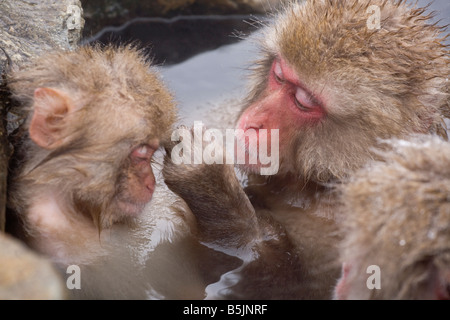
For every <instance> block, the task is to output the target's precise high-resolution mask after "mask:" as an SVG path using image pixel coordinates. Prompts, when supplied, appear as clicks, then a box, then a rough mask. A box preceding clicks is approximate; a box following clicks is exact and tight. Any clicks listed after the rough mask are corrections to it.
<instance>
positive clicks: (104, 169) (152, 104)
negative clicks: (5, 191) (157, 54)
mask: <svg viewBox="0 0 450 320" xmlns="http://www.w3.org/2000/svg"><path fill="white" fill-rule="evenodd" d="M9 84H10V87H11V89H12V91H13V94H14V97H15V98H16V99H17V100H19V102H21V105H22V106H24V107H25V108H27V118H26V121H25V122H24V125H23V126H24V129H25V130H24V132H26V134H25V136H26V137H28V136H29V138H25V140H24V142H23V144H24V145H23V146H22V147H21V150H22V153H25V165H24V167H23V169H22V170H21V171H20V174H19V176H18V177H17V179H15V180H16V181H13V183H14V184H16V183H22V185H23V184H34V185H40V186H41V187H42V188H43V189H45V188H47V189H51V190H53V192H54V193H55V198H58V199H64V200H63V201H62V202H66V203H69V204H70V205H69V207H70V208H66V210H74V211H76V212H82V213H84V214H86V215H87V216H92V218H93V219H94V221H95V222H96V223H97V224H98V226H99V227H105V226H108V225H110V224H111V223H114V222H116V221H120V220H122V219H124V218H127V217H133V216H136V215H138V214H139V213H140V212H141V211H142V209H143V207H144V205H145V204H146V203H147V202H149V201H150V199H151V197H152V193H153V191H154V188H155V178H154V175H153V172H152V168H151V164H150V161H151V158H152V155H153V153H154V152H155V150H156V149H158V147H159V144H160V142H161V141H162V140H164V139H166V137H167V136H168V133H169V132H170V130H171V128H172V124H173V123H174V121H175V117H176V112H175V106H174V101H173V98H172V96H171V94H170V93H169V92H168V91H167V89H166V88H165V87H164V85H163V84H162V82H161V81H160V80H159V78H158V75H157V73H156V71H155V70H154V69H153V67H151V66H150V63H149V62H148V61H147V60H146V59H145V57H144V55H143V54H142V53H141V52H139V51H138V50H137V49H134V48H133V47H131V46H128V47H119V48H114V47H106V48H104V49H101V48H91V47H83V48H80V49H78V50H76V51H73V52H57V53H50V54H46V55H44V56H42V57H41V58H39V59H37V60H36V61H34V62H33V63H32V64H31V65H29V66H27V67H26V68H24V69H23V70H21V71H18V72H14V73H13V74H12V75H11V77H10V79H9ZM14 184H13V189H14ZM66 205H67V204H66Z"/></svg>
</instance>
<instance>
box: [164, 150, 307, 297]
mask: <svg viewBox="0 0 450 320" xmlns="http://www.w3.org/2000/svg"><path fill="white" fill-rule="evenodd" d="M166 151H167V155H166V158H165V161H164V169H163V176H164V179H165V182H166V184H167V186H168V187H169V188H170V189H171V190H172V191H173V192H175V193H176V194H177V195H179V196H180V197H181V198H183V200H184V201H185V202H186V203H187V205H188V206H189V208H190V209H191V211H192V213H193V214H194V216H195V217H196V222H197V225H196V228H197V236H198V238H199V240H200V241H202V242H204V243H208V244H212V245H213V246H214V247H215V248H217V247H220V249H221V250H224V251H225V252H229V253H231V254H233V253H234V254H236V255H237V256H238V257H239V258H241V259H242V260H244V265H243V267H242V268H241V269H239V271H236V272H238V273H239V274H240V275H241V277H240V278H241V281H239V283H237V284H235V285H233V287H232V288H230V289H231V290H229V291H227V293H226V294H225V298H239V299H241V298H242V299H274V298H276V299H289V298H291V299H292V298H297V297H299V294H300V297H303V293H301V291H302V290H301V286H302V284H301V281H300V279H299V278H300V277H301V274H302V272H301V270H300V269H301V265H300V263H299V261H298V257H297V255H296V251H295V249H294V246H293V245H292V244H291V242H290V239H289V238H288V236H287V234H286V232H285V230H284V228H283V227H282V226H281V225H280V224H278V223H276V222H275V221H274V220H273V218H272V217H271V216H270V214H268V213H266V212H264V211H263V210H258V211H255V209H254V208H253V206H252V204H251V203H250V200H249V199H248V197H247V195H246V194H245V192H244V190H243V188H242V187H241V185H240V183H239V181H238V179H237V177H236V175H235V173H234V168H233V166H231V165H217V164H215V165H205V164H201V165H185V164H180V165H176V164H174V163H173V162H172V160H171V157H170V149H169V150H166ZM223 297H224V296H221V298H223Z"/></svg>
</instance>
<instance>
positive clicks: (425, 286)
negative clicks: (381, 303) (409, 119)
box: [335, 136, 450, 299]
mask: <svg viewBox="0 0 450 320" xmlns="http://www.w3.org/2000/svg"><path fill="white" fill-rule="evenodd" d="M389 145H390V146H391V147H392V149H393V150H392V151H389V152H384V153H383V156H382V159H383V160H384V161H383V162H374V163H370V164H369V165H367V166H365V167H364V168H363V169H361V170H359V171H357V172H356V174H355V175H354V176H353V177H352V178H350V181H348V182H347V183H345V184H343V185H342V186H341V189H340V190H341V191H342V203H343V205H344V212H345V216H344V218H343V219H344V220H343V222H342V228H343V231H344V232H343V233H344V234H345V238H344V240H343V242H342V244H341V247H342V249H341V259H342V262H343V263H344V264H345V266H344V268H343V275H342V278H341V280H340V281H339V283H338V286H337V288H336V292H335V294H336V298H339V299H369V298H371V299H450V144H449V143H448V142H445V141H442V140H441V139H439V138H437V137H430V136H428V137H426V136H419V137H416V138H414V139H409V140H394V141H391V142H390V143H389ZM372 266H375V267H376V268H377V269H378V270H377V271H375V269H369V268H371V267H372ZM375 272H378V280H379V283H380V285H381V287H380V288H378V289H375V288H371V286H370V284H374V283H375V281H376V280H375V277H372V276H376V274H375ZM380 276H381V277H380ZM371 278H372V279H371ZM380 278H381V279H380ZM372 280H373V281H372ZM367 283H369V285H367Z"/></svg>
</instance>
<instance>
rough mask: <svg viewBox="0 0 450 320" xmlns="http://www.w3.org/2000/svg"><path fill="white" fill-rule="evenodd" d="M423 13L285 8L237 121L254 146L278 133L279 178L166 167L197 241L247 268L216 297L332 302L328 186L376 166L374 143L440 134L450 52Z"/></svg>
mask: <svg viewBox="0 0 450 320" xmlns="http://www.w3.org/2000/svg"><path fill="white" fill-rule="evenodd" d="M424 12H425V9H421V8H413V7H410V6H408V5H407V4H406V3H405V2H404V1H382V0H373V1H369V0H364V1H356V0H348V1H304V2H301V3H292V4H291V5H290V6H288V7H287V8H286V9H285V10H284V11H283V12H282V13H280V14H279V15H278V16H277V18H276V19H275V20H274V22H273V23H272V24H270V25H269V26H267V27H266V28H265V29H264V30H263V32H262V37H261V49H262V53H261V58H260V60H259V61H258V62H257V63H256V67H255V70H254V73H253V78H252V79H253V80H252V83H251V90H250V91H251V93H250V94H249V97H248V99H247V101H246V102H245V105H244V108H243V109H242V112H241V114H240V117H239V120H238V121H237V127H238V128H240V129H243V130H244V131H249V130H250V129H252V130H255V131H256V132H257V133H258V136H259V137H260V138H261V139H263V137H264V135H260V133H262V131H261V129H267V130H269V135H268V138H267V141H259V142H260V143H261V142H262V143H263V144H264V142H267V145H271V143H270V142H271V141H270V139H271V135H270V130H271V129H279V138H280V145H279V147H280V148H279V150H280V153H279V155H280V158H279V160H280V163H279V164H280V165H279V171H278V173H277V174H275V175H272V176H268V177H265V176H260V175H259V169H261V167H262V165H261V164H256V165H244V166H241V169H243V170H244V171H245V172H247V173H248V175H249V182H248V186H247V187H246V189H245V193H244V190H242V189H240V188H239V184H238V182H237V179H236V177H235V176H234V172H233V168H232V167H230V166H222V165H214V166H205V165H202V166H183V165H181V166H175V165H173V163H171V159H170V158H167V159H166V168H165V171H164V174H165V181H166V183H167V184H168V186H169V187H170V188H171V189H172V190H173V191H175V192H176V193H177V194H179V195H180V196H181V197H182V198H183V199H184V200H185V201H186V202H187V204H188V205H189V207H190V208H191V210H192V212H193V213H194V214H195V216H196V217H197V225H198V234H199V237H200V238H201V239H202V240H203V241H204V242H206V243H211V244H213V245H214V246H216V247H217V246H220V247H222V248H224V249H226V250H230V249H233V248H234V249H236V248H237V249H239V250H237V252H238V253H237V254H240V255H243V259H244V260H245V267H243V268H240V269H238V270H235V273H238V274H239V275H240V276H242V277H241V281H238V282H237V283H236V282H234V283H233V284H232V285H228V287H227V288H228V290H227V291H222V292H223V294H221V297H233V298H331V296H332V290H333V287H334V285H335V283H336V279H337V278H338V276H339V272H340V266H339V265H338V264H337V263H335V262H337V247H336V244H337V243H338V242H339V240H340V238H341V237H340V235H339V233H338V227H337V223H336V222H337V221H338V220H339V208H338V205H337V198H336V196H335V194H334V192H333V189H332V188H330V183H338V182H339V181H341V180H342V179H346V178H347V177H349V176H350V175H351V174H352V173H353V172H354V171H355V170H356V169H358V168H360V167H361V166H362V165H364V164H365V163H366V162H367V161H369V160H371V159H373V158H376V157H377V154H376V153H375V152H374V149H376V148H378V147H381V146H380V144H379V140H380V139H386V138H392V137H404V136H407V135H408V134H411V133H432V134H438V135H441V136H443V137H446V131H445V125H444V124H443V117H444V116H446V115H448V114H449V106H448V81H447V80H446V79H447V77H448V74H449V63H448V62H449V58H448V49H447V47H446V46H445V45H444V44H443V42H444V39H445V36H444V35H443V31H444V30H443V29H442V28H439V27H437V26H436V25H435V24H432V23H431V22H430V21H429V19H430V16H427V15H426V14H425V13H424ZM378 14H379V16H378ZM374 15H375V16H374ZM377 16H378V17H379V20H377ZM374 18H375V20H372V19H374ZM373 22H375V23H373ZM378 22H379V28H378ZM177 168H178V169H177ZM177 170H179V171H180V173H181V172H183V175H179V174H178V175H177V174H176V172H177ZM180 177H182V179H180ZM180 180H181V181H180ZM205 190H207V191H205ZM214 194H216V196H213V195H214ZM198 199H201V201H199V200H198ZM283 230H285V231H286V233H284V232H283ZM243 252H246V253H243ZM255 253H256V254H255ZM263 288H264V290H263Z"/></svg>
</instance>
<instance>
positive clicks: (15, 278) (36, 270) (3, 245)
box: [0, 233, 66, 300]
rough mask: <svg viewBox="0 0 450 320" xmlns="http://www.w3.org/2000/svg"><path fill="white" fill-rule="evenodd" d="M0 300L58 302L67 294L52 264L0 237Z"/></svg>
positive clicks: (9, 238)
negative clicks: (48, 300) (51, 300)
mask: <svg viewBox="0 0 450 320" xmlns="http://www.w3.org/2000/svg"><path fill="white" fill-rule="evenodd" d="M0 261H1V263H0V300H5V299H9V300H13V299H14V300H16V299H61V298H65V297H66V291H65V289H64V286H63V282H62V280H61V278H60V275H59V274H58V272H57V271H56V270H55V269H54V267H53V266H52V264H51V263H50V262H49V261H47V260H45V259H44V258H41V257H39V256H38V255H37V254H35V253H34V252H32V251H31V250H29V249H28V248H26V247H25V246H24V245H23V244H22V243H20V242H18V241H17V240H15V239H13V238H11V237H8V236H6V235H5V234H1V233H0Z"/></svg>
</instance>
